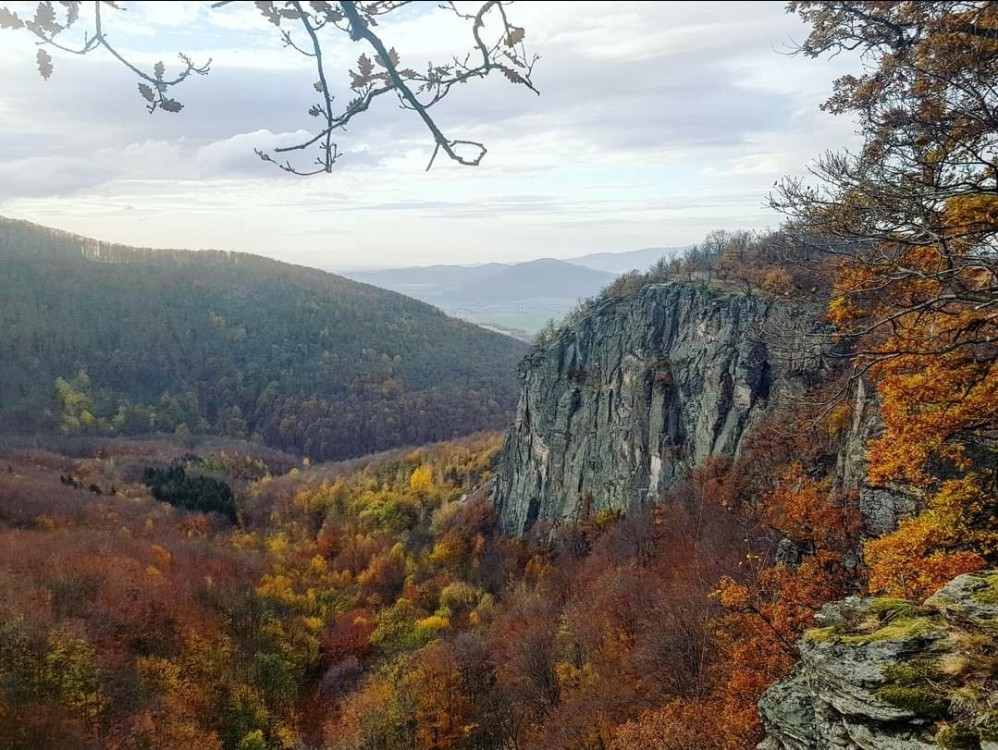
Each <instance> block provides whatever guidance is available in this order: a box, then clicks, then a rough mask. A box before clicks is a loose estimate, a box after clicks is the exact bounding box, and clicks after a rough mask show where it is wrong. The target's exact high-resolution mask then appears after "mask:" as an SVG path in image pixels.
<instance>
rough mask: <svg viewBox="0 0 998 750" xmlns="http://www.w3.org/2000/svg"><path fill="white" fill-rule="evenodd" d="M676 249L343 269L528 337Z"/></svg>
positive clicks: (352, 275) (366, 280)
mask: <svg viewBox="0 0 998 750" xmlns="http://www.w3.org/2000/svg"><path fill="white" fill-rule="evenodd" d="M681 249H682V248H669V247H661V248H645V249H643V250H634V251H631V252H624V253H592V254H590V255H581V256H579V257H577V258H571V259H568V260H560V259H555V258H539V259H537V260H531V261H526V262H523V263H484V264H481V265H439V264H438V265H433V266H410V267H408V268H388V269H375V270H370V271H348V272H344V275H345V276H347V277H348V278H351V279H354V280H356V281H362V282H364V283H367V284H373V285H375V286H379V287H382V288H383V289H391V290H392V291H395V292H399V293H401V294H408V295H410V296H413V297H415V298H416V299H420V300H423V301H424V302H429V303H430V304H433V305H437V306H439V307H441V308H443V309H444V310H446V311H447V312H449V313H451V314H453V315H455V316H457V317H460V318H463V319H465V320H470V321H472V322H475V323H478V324H480V325H485V326H488V327H496V328H499V329H501V330H506V331H508V332H510V333H512V334H513V335H517V336H520V337H521V338H529V337H530V336H531V335H532V334H534V333H536V332H537V331H538V330H540V328H541V327H542V325H543V324H544V323H545V321H547V320H548V319H550V318H554V319H560V318H561V317H562V316H563V315H565V313H567V312H568V311H569V310H571V309H572V308H573V307H574V306H575V304H576V303H577V302H578V301H579V300H580V299H585V298H587V297H591V296H593V295H595V294H597V293H598V292H599V291H601V290H602V289H603V288H604V287H606V286H608V285H609V284H611V283H612V282H613V280H614V279H615V278H616V277H617V276H618V275H620V274H621V273H625V272H627V271H631V270H645V269H647V268H648V267H649V266H651V265H652V264H653V263H655V262H656V261H657V260H658V259H659V258H662V257H671V256H672V255H674V254H675V253H677V252H679V251H680V250H681Z"/></svg>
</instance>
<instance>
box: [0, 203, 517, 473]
mask: <svg viewBox="0 0 998 750" xmlns="http://www.w3.org/2000/svg"><path fill="white" fill-rule="evenodd" d="M0 266H2V269H3V273H2V274H0V429H2V430H4V431H7V432H11V431H20V432H25V431H39V430H61V431H63V432H70V433H72V432H85V433H104V434H107V433H121V434H134V433H141V432H150V431H178V432H184V431H189V432H213V433H219V434H226V435H233V436H237V437H251V436H257V438H258V439H261V440H263V441H265V442H267V443H268V444H271V445H273V446H275V447H278V448H282V449H290V450H294V451H298V452H302V453H305V454H307V455H310V456H312V457H313V458H319V459H334V458H344V457H350V456H356V455H362V454H365V453H369V452H371V451H374V450H380V449H383V448H389V447H394V446H400V445H411V444H417V443H424V442H427V441H431V440H440V439H447V438H450V437H453V436H456V435H460V434H467V433H470V432H473V431H476V430H481V429H489V428H496V427H501V426H503V425H504V424H505V423H506V421H507V419H508V417H509V415H510V413H511V410H512V406H513V403H514V399H515V376H514V372H515V365H516V363H517V361H518V360H519V358H520V356H521V355H522V354H523V353H524V351H525V346H524V345H523V344H521V343H519V342H517V341H515V340H513V339H510V338H508V337H505V336H500V335H497V334H495V333H492V332H488V331H485V330H483V329H481V328H477V327H475V326H473V325H470V324H468V323H465V322H462V321H459V320H455V319H453V318H449V317H447V316H446V315H445V314H444V313H442V312H441V311H439V310H437V309H434V308H433V307H431V306H429V305H427V304H425V303H422V302H418V301H416V300H414V299H410V298H407V297H404V296H401V295H399V294H396V293H394V292H390V291H385V290H383V289H378V288H376V287H373V286H370V285H367V284H362V283H358V282H356V281H352V280H349V279H346V278H343V277H341V276H335V275H333V274H328V273H323V272H320V271H317V270H315V269H311V268H305V267H302V266H293V265H289V264H286V263H280V262H278V261H275V260H270V259H267V258H263V257H259V256H254V255H248V254H243V253H230V252H222V251H199V252H192V251H179V250H177V251H174V250H144V249H137V248H130V247H127V246H123V245H116V244H113V243H105V242H99V241H97V240H92V239H89V238H85V237H79V236H77V235H72V234H68V233H64V232H58V231H54V230H49V229H46V228H44V227H40V226H37V225H34V224H30V223H28V222H22V221H14V220H9V219H2V218H0Z"/></svg>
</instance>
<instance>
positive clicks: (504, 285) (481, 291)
mask: <svg viewBox="0 0 998 750" xmlns="http://www.w3.org/2000/svg"><path fill="white" fill-rule="evenodd" d="M614 278H616V277H615V276H614V274H612V273H605V272H603V271H595V270H593V269H591V268H584V267H582V266H576V265H573V264H571V263H566V262H565V261H563V260H555V259H554V258H541V259H539V260H534V261H530V262H528V263H517V264H516V265H515V266H509V267H507V268H502V269H499V270H497V271H494V272H493V273H490V274H488V275H485V276H484V277H483V278H481V279H478V280H477V281H472V282H469V283H466V284H465V285H464V286H462V287H460V288H459V289H457V290H455V291H454V292H452V293H451V295H450V297H449V298H450V299H451V300H453V301H456V302H458V303H460V302H465V303H466V304H472V303H478V304H486V305H487V304H500V303H504V302H507V301H513V302H520V301H523V300H529V299H537V298H544V297H567V298H571V299H579V298H582V297H589V296H591V295H593V294H596V293H597V292H598V291H600V290H601V289H603V287H605V286H607V285H608V284H610V283H612V282H613V280H614Z"/></svg>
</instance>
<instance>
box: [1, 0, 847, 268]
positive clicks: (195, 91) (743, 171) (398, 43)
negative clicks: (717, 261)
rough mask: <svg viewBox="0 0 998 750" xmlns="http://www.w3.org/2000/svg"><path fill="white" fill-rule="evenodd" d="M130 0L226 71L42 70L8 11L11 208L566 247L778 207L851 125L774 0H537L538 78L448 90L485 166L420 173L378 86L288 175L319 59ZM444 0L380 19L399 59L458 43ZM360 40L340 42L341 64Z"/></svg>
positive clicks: (618, 245) (441, 55) (141, 232)
mask: <svg viewBox="0 0 998 750" xmlns="http://www.w3.org/2000/svg"><path fill="white" fill-rule="evenodd" d="M4 4H6V5H9V6H11V7H14V8H17V9H19V10H21V9H25V8H33V7H34V3H4ZM123 5H124V6H125V7H126V8H128V9H129V10H128V11H127V13H112V14H111V17H110V19H109V21H108V26H109V28H110V30H111V32H110V33H111V35H112V39H114V40H115V41H116V42H117V44H118V45H120V46H121V47H122V48H124V49H126V50H128V51H130V54H133V55H134V56H135V57H136V58H137V59H139V60H141V61H143V62H144V63H147V64H149V65H151V64H152V63H154V62H155V61H156V60H158V59H164V60H165V61H167V63H168V64H169V63H170V62H171V61H172V60H175V59H176V58H175V53H176V52H177V51H184V52H187V53H189V54H191V55H192V56H193V57H195V58H196V59H203V58H207V57H211V58H213V60H214V63H213V66H212V73H211V74H210V75H209V76H207V77H205V78H201V77H196V78H193V79H191V80H189V81H188V82H186V83H185V84H184V85H183V87H182V88H181V89H178V90H177V92H176V95H177V97H178V98H179V99H181V100H182V101H183V102H184V104H185V105H186V108H185V109H184V111H183V112H182V113H181V114H178V115H171V114H168V113H163V112H157V113H156V114H154V115H149V114H148V113H147V112H146V111H145V108H144V102H143V101H142V100H141V99H140V98H139V96H138V94H137V91H136V81H135V80H134V78H133V77H132V76H131V75H130V74H129V73H128V71H126V70H124V69H123V68H122V67H121V66H120V65H118V64H117V63H115V62H114V61H113V60H110V59H109V58H108V57H107V55H105V54H101V53H95V54H94V55H91V56H89V57H87V58H74V57H70V56H67V55H64V54H60V53H58V52H54V53H53V56H54V58H55V73H54V75H53V76H52V78H51V80H49V81H48V82H43V81H42V80H41V79H40V78H39V77H38V74H37V71H36V68H35V61H34V55H35V50H34V45H33V43H32V42H31V39H30V37H29V35H27V34H25V33H13V32H10V31H0V70H2V71H3V73H4V74H3V75H2V76H0V214H3V215H6V216H11V217H16V218H23V219H28V220H30V221H35V222H38V223H41V224H45V225H48V226H52V227H57V228H60V229H66V230H69V231H74V232H78V233H81V234H86V235H90V236H94V237H98V238H101V239H107V240H113V241H118V242H123V243H127V244H133V245H143V246H159V247H187V248H204V247H212V248H221V249H227V250H243V251H248V252H253V253H259V254H262V255H267V256H271V257H274V258H279V259H282V260H287V261H291V262H294V263H302V264H306V265H313V266H319V267H327V268H361V267H376V266H401V265H424V264H429V263H458V262H464V263H473V262H484V261H488V260H526V259H530V258H536V257H542V256H549V257H571V256H574V255H581V254H583V253H588V252H597V251H607V250H609V251H625V250H633V249H637V248H641V247H648V246H675V245H684V244H688V243H691V242H695V241H697V240H698V239H699V238H701V237H702V236H703V235H704V234H705V233H706V232H708V231H710V230H712V229H737V228H744V229H764V228H766V227H773V226H775V225H776V224H777V223H778V221H779V217H778V216H776V215H774V214H773V213H771V212H770V211H769V210H768V209H766V208H765V207H764V201H765V196H766V193H767V191H768V190H769V189H770V188H771V187H772V185H773V183H774V182H775V181H776V180H777V179H778V178H779V177H780V176H782V175H784V174H788V173H800V172H801V171H803V169H804V168H805V166H806V164H807V162H808V160H809V159H811V158H812V157H814V156H816V155H818V154H819V153H820V152H822V151H824V150H826V149H837V148H841V147H843V146H846V145H848V144H849V143H850V142H851V140H852V132H853V129H854V128H853V126H852V124H851V123H850V122H848V121H847V120H844V119H842V118H835V117H832V116H830V115H827V114H825V113H823V112H821V111H820V110H819V104H820V103H821V101H823V100H824V99H825V98H826V97H827V95H828V93H829V91H830V89H831V82H832V80H833V79H834V77H835V76H837V75H839V74H841V73H842V72H844V71H845V69H846V67H847V62H846V61H844V60H841V59H839V60H835V61H831V62H829V61H815V60H809V59H807V58H803V57H798V56H789V55H788V54H787V52H788V50H789V49H790V48H791V46H792V44H793V42H794V41H795V40H797V41H799V40H801V39H803V38H804V36H805V35H806V33H807V29H806V27H805V26H804V25H803V24H801V23H800V21H799V20H798V19H797V18H796V17H794V16H791V15H787V14H786V13H785V12H784V10H783V7H784V3H782V2H738V3H731V2H719V3H711V2H691V3H680V2H668V3H650V2H644V3H624V2H613V3H578V2H574V3H573V2H536V1H534V0H531V2H522V3H517V4H515V5H514V6H513V8H512V9H511V15H512V20H514V22H516V23H517V24H519V25H522V26H524V27H526V29H527V42H528V44H529V49H530V51H532V52H536V53H537V54H539V55H540V56H541V58H542V59H541V60H540V62H539V63H538V65H537V68H536V70H535V75H534V80H535V84H536V85H537V87H538V88H539V89H540V91H541V96H539V97H538V96H535V95H534V94H532V93H531V92H529V91H527V90H526V89H523V88H521V87H514V86H511V85H510V84H508V83H506V82H505V81H504V80H502V79H497V80H490V81H486V82H483V83H477V84H473V85H468V86H464V87H461V88H459V89H456V90H455V91H454V92H453V93H452V95H451V97H450V99H449V100H447V101H446V102H444V103H443V104H442V105H441V106H440V107H439V109H437V110H436V112H437V119H438V122H439V124H440V125H441V126H442V128H443V129H444V130H445V132H446V133H447V134H448V135H449V136H451V137H454V138H472V139H476V140H481V141H484V142H485V143H486V145H487V146H488V148H489V153H488V155H487V156H486V158H485V160H484V161H483V163H482V165H481V166H479V167H477V168H468V167H460V166H457V165H453V164H450V163H446V162H445V160H443V159H438V160H437V163H436V165H435V166H434V168H433V170H432V171H430V172H429V173H427V172H425V171H424V169H425V167H426V164H427V161H428V159H429V157H430V154H431V152H432V144H431V141H430V139H429V137H428V135H427V133H426V131H425V130H424V129H423V128H422V125H421V123H420V122H419V121H418V118H417V117H416V115H415V114H413V113H411V112H401V111H399V110H398V108H397V106H395V105H394V104H392V103H389V102H388V101H387V100H384V102H383V104H384V106H381V107H377V108H373V109H372V111H371V112H369V113H368V114H367V115H366V116H365V117H363V118H360V119H358V120H357V121H356V124H354V125H353V126H352V127H351V129H350V131H349V132H348V133H346V134H343V135H342V136H341V137H340V138H339V139H338V140H339V143H340V147H341V149H342V150H343V151H345V152H346V156H345V157H344V158H343V160H342V161H341V162H340V163H339V164H338V165H337V169H336V171H335V172H334V173H333V174H332V175H322V176H319V177H312V178H307V179H304V178H295V177H290V176H288V175H285V174H283V173H281V172H279V171H278V170H276V169H275V168H274V167H273V166H270V165H266V164H263V163H262V162H260V161H259V160H258V159H257V158H256V157H255V156H254V155H253V147H254V146H268V145H273V144H274V143H280V142H281V141H282V139H283V140H286V139H287V138H288V137H289V135H288V134H289V133H295V132H296V131H299V130H301V129H303V128H308V127H310V126H311V125H313V124H314V122H315V120H313V119H312V118H310V117H309V116H308V114H307V111H306V110H307V109H308V107H309V105H310V104H311V103H312V101H313V99H314V92H313V91H312V90H311V81H312V80H314V76H313V75H312V73H311V72H310V70H309V68H308V65H309V62H308V61H307V60H306V59H304V58H302V57H301V56H299V55H296V54H295V53H293V52H292V51H290V50H286V49H283V48H282V45H281V43H280V39H279V38H278V37H277V36H276V34H275V33H274V32H275V29H274V27H272V26H270V25H269V24H268V23H267V22H266V21H265V20H264V19H263V18H262V17H261V16H259V15H258V14H257V13H256V12H255V9H254V8H253V6H252V4H251V3H241V4H233V5H230V6H227V7H225V8H222V9H218V10H212V9H210V3H202V2H170V3H149V2H141V3H139V2H137V3H125V4H123ZM240 6H241V7H240ZM434 7H435V3H426V4H423V5H422V7H420V8H419V9H417V10H416V11H406V18H405V19H404V20H403V21H402V22H400V23H396V24H389V25H386V26H384V27H383V29H382V33H383V36H384V37H385V39H386V41H387V42H388V43H389V44H390V45H394V46H395V47H396V48H397V49H398V51H399V52H400V53H401V55H402V61H403V64H410V65H412V66H413V67H422V66H423V65H425V62H426V61H427V60H429V59H434V60H445V59H446V55H447V53H448V52H449V51H456V50H457V49H459V48H460V44H461V42H462V41H463V40H464V38H465V36H466V33H467V32H466V30H465V29H464V28H463V27H462V26H461V25H460V24H458V23H457V21H456V19H452V18H450V17H449V16H447V15H446V14H444V13H443V12H442V11H436V10H433V8H434ZM28 15H30V13H28ZM360 51H362V50H361V49H360V45H359V44H356V43H353V42H350V41H349V40H348V39H346V38H345V37H342V36H340V37H339V38H332V39H330V42H329V44H328V54H329V56H330V57H331V62H332V64H333V67H336V68H338V69H339V70H341V71H345V69H346V68H348V67H349V66H350V64H351V62H352V61H353V60H355V59H356V56H357V54H359V52H360ZM345 80H346V79H345V77H344V78H343V79H340V80H337V85H340V84H341V83H342V82H343V81H345Z"/></svg>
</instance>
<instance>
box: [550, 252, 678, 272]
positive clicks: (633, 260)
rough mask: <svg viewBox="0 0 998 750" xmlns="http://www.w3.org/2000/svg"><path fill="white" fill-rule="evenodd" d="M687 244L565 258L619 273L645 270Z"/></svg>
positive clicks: (597, 268) (579, 263)
mask: <svg viewBox="0 0 998 750" xmlns="http://www.w3.org/2000/svg"><path fill="white" fill-rule="evenodd" d="M687 247H688V246H686V245H683V246H678V247H646V248H644V249H642V250H631V251H629V252H624V253H612V252H606V253H590V254H588V255H580V256H578V257H575V258H566V259H565V261H566V262H567V263H574V264H575V265H577V266H585V267H586V268H593V269H595V270H597V271H606V272H608V273H614V274H621V273H627V272H628V271H646V270H648V268H649V267H650V266H651V265H652V264H653V263H655V262H656V261H658V260H659V259H660V258H671V257H673V256H674V255H677V254H678V253H681V252H682V251H683V250H686V249H687Z"/></svg>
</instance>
